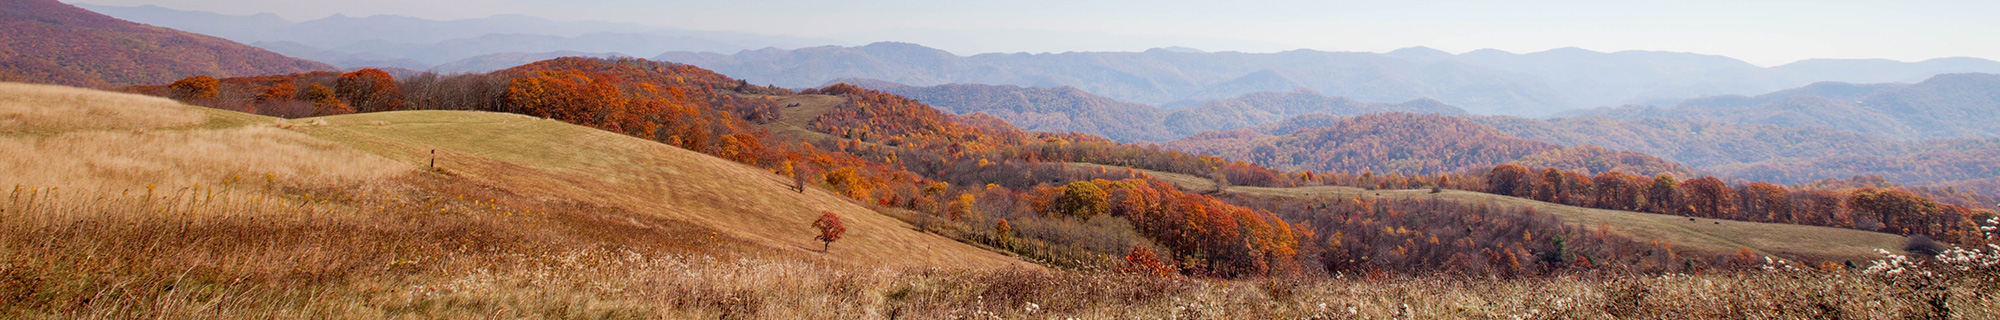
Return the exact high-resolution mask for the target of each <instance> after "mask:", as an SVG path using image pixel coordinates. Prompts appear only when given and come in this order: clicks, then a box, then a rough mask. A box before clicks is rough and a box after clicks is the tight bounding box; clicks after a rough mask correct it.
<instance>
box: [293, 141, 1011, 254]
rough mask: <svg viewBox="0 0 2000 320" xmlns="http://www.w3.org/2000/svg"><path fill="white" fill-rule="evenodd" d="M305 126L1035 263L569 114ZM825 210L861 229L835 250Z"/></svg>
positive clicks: (784, 236) (523, 179) (876, 244)
mask: <svg viewBox="0 0 2000 320" xmlns="http://www.w3.org/2000/svg"><path fill="white" fill-rule="evenodd" d="M299 121H303V122H313V121H324V122H325V123H326V124H325V125H320V126H302V127H300V128H301V131H303V132H305V133H307V134H310V135H313V136H316V137H321V138H325V139H327V140H329V141H335V142H338V143H341V144H344V145H348V146H353V147H355V148H358V149H361V150H366V151H368V152H371V153H375V154H381V155H385V156H388V157H391V158H395V159H398V160H402V161H404V162H406V163H410V164H411V165H427V164H428V162H427V161H429V160H428V159H429V158H428V156H429V153H428V152H429V150H433V149H435V150H438V154H439V156H438V159H439V160H438V162H439V163H440V167H442V168H444V169H445V170H448V171H449V172H452V173H453V174H455V175H457V176H458V177H460V178H464V179H471V180H474V181H478V182H479V183H481V184H483V185H489V186H493V187H495V188H499V189H503V190H506V191H508V192H510V193H515V194H521V195H524V196H530V197H550V198H561V199H574V200H583V201H587V202H590V203H594V204H597V205H600V206H608V207H615V208H618V209H620V210H624V211H628V212H633V213H638V214H649V215H657V216H660V217H663V218H668V219H674V220H681V221H689V222H692V223H695V224H697V225H701V226H704V227H707V228H713V229H716V230H719V232H722V233H724V234H725V235H728V236H732V237H737V238H741V239H748V240H751V241H752V242H753V243H757V244H761V245H766V246H770V247H774V248H782V249H787V250H794V251H798V252H800V253H815V254H814V256H824V257H827V258H829V259H831V260H834V261H842V262H850V263H854V264H856V265H861V266H889V267H941V268H943V267H949V268H974V269H988V268H1003V267H1009V266H1012V267H1034V266H1033V265H1031V264H1026V263H1022V262H1020V261H1019V260H1017V259H1013V258H1009V257H1005V256H1002V255H999V254H995V253H993V252H989V251H986V250H981V249H979V248H976V247H972V246H969V245H965V244H961V243H958V242H956V241H953V240H950V239H947V238H943V237H939V236H937V235H933V234H928V233H922V232H917V231H915V228H914V227H913V226H910V225H908V224H905V223H903V222H902V221H900V220H897V219H895V218H892V217H889V216H885V215H882V214H880V213H877V212H875V211H874V210H871V209H869V208H867V207H863V206H860V205H857V204H855V203H853V202H852V201H850V200H847V199H846V198H845V197H841V196H838V195H835V194H832V193H829V192H826V191H825V190H820V189H813V188H808V189H807V190H806V192H804V193H797V192H793V191H791V190H790V188H789V185H790V183H791V181H790V179H786V178H784V177H781V176H778V175H776V174H773V173H771V172H769V171H765V170H763V169H759V168H755V167H751V166H747V165H742V164H737V163H733V162H729V161H726V160H722V159H719V158H715V157H711V156H708V155H704V154H700V153H696V152H692V151H687V150H684V149H680V148H674V147H670V146H666V145H663V144H659V143H655V142H652V141H646V140H642V139H637V138H632V137H628V136H624V135H620V134H615V133H611V132H606V131H601V130H596V129H591V128H585V127H581V126H576V125H571V124H567V123H562V122H559V121H552V120H543V119H538V118H532V117H526V116H520V115H512V114H500V113H484V112H464V111H403V112H381V113H367V114H354V115H344V116H335V117H326V118H322V119H302V120H299ZM822 210H830V211H834V212H836V213H838V214H840V216H842V217H843V218H844V219H845V220H846V224H847V228H848V231H849V236H848V237H846V238H843V239H842V240H841V241H840V242H837V243H834V244H833V245H832V249H833V250H830V252H827V253H826V254H824V255H820V254H817V252H818V251H819V250H820V249H821V246H822V244H821V243H819V242H818V241H815V240H812V236H814V235H816V233H815V231H814V230H813V229H812V228H811V226H810V223H811V222H812V220H813V219H815V218H818V217H819V216H820V213H821V211H822Z"/></svg>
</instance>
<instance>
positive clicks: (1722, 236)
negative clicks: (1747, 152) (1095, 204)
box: [1069, 163, 1904, 263]
mask: <svg viewBox="0 0 2000 320" xmlns="http://www.w3.org/2000/svg"><path fill="white" fill-rule="evenodd" d="M1069 165H1070V166H1071V167H1073V168H1077V169H1081V170H1096V169H1098V168H1105V169H1107V170H1124V169H1126V168H1125V167H1115V166H1106V165H1099V164H1088V163H1071V164H1069ZM1141 171H1143V172H1145V173H1146V174H1148V175H1151V176H1153V177H1154V178H1158V179H1161V180H1164V181H1167V182H1170V183H1174V184H1176V185H1179V186H1181V187H1182V188H1187V189H1189V190H1213V189H1214V188H1215V184H1214V182H1213V181H1212V180H1209V179H1204V178H1201V177H1195V176H1189V175H1185V174H1177V173H1168V172H1159V171H1151V170H1141ZM1225 191H1226V192H1238V193H1247V194H1258V195H1278V196H1289V197H1303V198H1337V199H1357V198H1395V199H1435V200H1443V201H1452V202H1463V203H1486V204H1490V205H1496V206H1507V207H1527V208H1534V209H1535V211H1536V212H1541V213H1547V214H1549V215H1551V216H1554V217H1556V218H1557V219H1560V220H1562V221H1563V222H1565V223H1572V224H1577V225H1581V226H1585V227H1590V228H1602V227H1609V228H1610V229H1611V230H1613V232H1614V233H1616V234H1623V235H1626V236H1629V237H1631V238H1633V239H1637V240H1640V241H1662V242H1668V243H1672V244H1673V246H1674V248H1676V249H1682V250H1698V251H1705V252H1730V251H1735V250H1737V249H1738V248H1750V249H1751V250H1753V251H1755V252H1757V253H1759V254H1762V255H1767V256H1774V257H1784V258H1791V259H1797V258H1800V257H1815V258H1822V259H1837V260H1850V261H1854V262H1855V263H1861V262H1863V261H1868V260H1872V259H1876V258H1880V256H1881V255H1880V254H1877V253H1876V252H1875V250H1876V249H1884V250H1890V251H1897V252H1900V251H1901V250H1902V249H1901V248H1902V245H1903V243H1904V238H1903V237H1902V236H1897V235H1893V234H1887V233H1880V232H1868V231H1860V230H1853V229H1841V228H1829V227H1817V226H1804V225H1793V224H1777V223H1757V222H1742V221H1731V220H1716V219H1694V220H1692V221H1690V220H1689V219H1688V218H1686V217H1680V216H1672V215H1663V214H1653V213H1642V212H1631V211H1617V210H1604V209H1593V208H1583V207H1574V206H1567V205H1560V204H1554V203H1547V202H1541V201H1535V200H1530V199H1523V198H1515V197H1507V196H1500V195H1495V194H1489V193H1480V192H1469V191H1461V190H1444V191H1443V192H1440V193H1435V194H1433V193H1430V190H1428V189H1421V190H1418V189H1411V190H1365V189H1361V188H1353V187H1336V186H1311V187H1297V188H1263V187H1245V186H1231V187H1228V188H1225Z"/></svg>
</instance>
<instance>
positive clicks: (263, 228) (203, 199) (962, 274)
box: [0, 83, 1990, 318]
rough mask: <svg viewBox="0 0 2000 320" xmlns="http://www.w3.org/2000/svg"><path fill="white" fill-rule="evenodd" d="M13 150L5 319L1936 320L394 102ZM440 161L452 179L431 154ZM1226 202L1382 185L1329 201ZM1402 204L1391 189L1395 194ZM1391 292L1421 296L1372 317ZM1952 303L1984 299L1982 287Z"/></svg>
mask: <svg viewBox="0 0 2000 320" xmlns="http://www.w3.org/2000/svg"><path fill="white" fill-rule="evenodd" d="M795 98H798V99H802V100H829V99H831V100H838V99H840V98H839V97H837V96H829V95H800V96H799V97H795ZM802 102H812V103H802V105H804V104H810V105H812V106H811V107H807V106H801V107H798V108H829V107H830V109H836V110H827V111H829V112H828V114H835V113H837V112H839V111H838V110H837V109H838V108H839V106H838V105H839V104H840V102H838V101H802ZM821 102H834V103H830V104H829V103H821ZM926 110H928V109H926ZM0 148H4V149H5V150H10V151H28V152H7V153H0V168H5V169H7V171H8V172H10V174H8V175H0V184H15V187H14V188H13V190H12V191H11V193H10V197H8V198H7V199H6V200H5V201H4V202H0V218H4V219H0V231H4V232H0V252H4V253H5V255H0V276H4V278H0V279H4V280H5V282H0V295H5V296H4V297H5V298H6V299H0V311H4V312H5V313H7V314H9V315H18V316H23V317H65V318H76V317H89V316H102V317H160V318H269V317H274V316H275V317H283V316H298V317H315V318H345V317H416V318H492V317H524V318H735V317H750V318H875V317H885V316H896V317H900V316H909V317H917V318H946V317H951V316H958V315H963V314H965V313H966V310H977V311H983V312H986V313H984V314H992V315H995V316H1002V317H1036V316H1048V315H1057V316H1064V315H1079V316H1084V317H1092V316H1102V317H1107V318H1126V317H1133V318H1163V317H1174V316H1181V315H1186V314H1187V313H1188V311H1187V310H1190V305H1189V304H1188V303H1187V301H1212V302H1214V303H1216V304H1217V305H1214V306H1208V305H1204V306H1200V308H1203V310H1204V312H1208V313H1209V314H1228V315H1248V316H1251V317H1258V318H1284V317H1286V316H1291V315H1300V314H1328V313H1329V312H1327V311H1325V310H1322V309H1326V308H1323V307H1315V305H1318V304H1321V303H1332V304H1339V305H1354V306H1359V307H1355V308H1349V309H1347V310H1348V311H1344V314H1346V315H1357V314H1358V315H1366V316H1379V317H1390V316H1393V315H1397V314H1404V315H1407V314H1410V313H1412V311H1411V310H1420V311H1415V312H1417V313H1418V314H1424V315H1430V314H1440V315H1442V317H1464V318H1490V317H1497V316H1502V315H1512V314H1521V313H1524V312H1527V311H1521V310H1536V312H1542V311H1541V310H1556V311H1558V312H1565V313H1576V314H1591V315H1595V314H1604V313H1605V311H1603V310H1601V309H1602V308H1599V307H1596V305H1597V304H1599V303H1605V304H1610V303H1616V302H1615V300H1616V299H1614V298H1589V297H1595V295H1597V294H1602V293H1603V292H1619V291H1616V290H1627V289H1629V288H1633V287H1635V286H1637V287H1640V288H1648V290H1654V292H1656V293H1653V296H1652V297H1653V298H1649V299H1690V300H1687V301H1691V302H1690V303H1684V304H1675V305H1673V307H1672V309H1664V308H1662V309H1648V310H1647V311H1645V312H1648V314H1677V313H1687V312H1722V311H1717V310H1740V309H1742V308H1744V306H1743V305H1742V304H1741V303H1728V304H1718V303H1715V302H1712V301H1714V300H1716V299H1714V298H1715V297H1718V296H1720V297H1722V298H1723V299H1725V300H1727V301H1763V300H1759V299H1757V298H1755V297H1758V296H1761V295H1762V294H1763V291H1756V289H1759V288H1770V287H1782V288H1795V289H1789V290H1792V291H1785V293H1786V294H1797V295H1802V296H1803V295H1807V294H1825V293H1827V292H1829V291H1825V290H1819V288H1822V287H1826V286H1829V285H1823V284H1821V283H1820V282H1810V281H1824V282H1833V281H1839V283H1840V284H1839V285H1840V286H1839V287H1835V288H1838V289H1842V290H1837V291H1831V292H1832V293H1833V294H1840V295H1841V296H1837V297H1836V298H1835V299H1830V300H1831V301H1833V302H1831V303H1833V304H1834V306H1833V307H1834V308H1840V309H1839V310H1858V311H1854V312H1856V313H1857V314H1862V315H1868V316H1887V315H1902V314H1909V313H1911V312H1916V311H1913V310H1920V309H1919V308H1918V307H1915V306H1918V305H1920V302H1919V301H1916V300H1912V299H1900V300H1887V302H1889V303H1890V304H1889V305H1888V307H1886V308H1885V307H1884V306H1882V305H1879V304H1862V303H1850V302H1846V301H1847V300H1848V299H1846V298H1849V297H1851V298H1853V299H1857V300H1865V298H1866V297H1875V298H1873V299H1878V300H1867V301H1870V302H1876V301H1881V300H1879V299H1883V298H1880V297H1878V296H1876V295H1875V294H1873V293H1872V292H1882V291H1886V290H1893V289H1894V288H1897V287H1896V286H1893V285H1890V284H1884V283H1879V282H1877V281H1876V280H1873V278H1869V277H1855V276H1845V275H1841V274H1840V273H1831V272H1829V273H1826V274H1824V276H1826V277H1833V278H1832V279H1828V280H1800V278H1799V274H1791V273H1787V274H1779V275H1767V274H1764V273H1758V272H1747V273H1741V274H1737V273H1725V274H1719V275H1711V274H1706V273H1704V274H1701V275H1680V274H1671V275H1662V276H1643V277H1631V278H1619V280H1620V281H1631V282H1623V284H1607V283H1606V282H1607V281H1603V280H1600V279H1598V278H1576V277H1547V278H1535V279H1531V280H1513V279H1480V278H1468V279H1467V280H1464V281H1467V282H1466V283H1463V284H1449V285H1445V286H1439V285H1438V282H1437V281H1435V280H1398V278H1395V277H1389V278H1384V279H1365V280H1363V279H1356V278H1359V277H1341V278H1330V277H1323V278H1316V280H1311V281H1309V282H1302V283H1300V284H1294V285H1283V284H1275V282H1272V281H1268V280H1231V279H1214V278H1182V277H1174V278H1161V277H1154V276H1148V275H1137V274H1116V273H1108V272H1044V271H1038V270H1039V269H1040V268H1038V267H1034V266H1031V265H1026V264H1025V263H1024V262H1020V261H1019V260H1015V259H1012V258H1009V257H1005V256H1002V255H999V254H995V253H992V252H989V251H984V250H982V249H980V248H975V247H971V246H967V245H963V244H959V243H957V242H952V241H949V240H941V239H942V238H940V237H937V236H934V235H929V234H926V233H922V232H919V231H916V230H910V228H911V227H910V226H908V225H904V224H901V223H900V222H899V221H896V220H895V219H893V218H889V217H887V216H883V215H880V214H877V213H875V212H874V211H873V210H869V209H863V208H861V207H860V206H858V205H856V204H854V203H853V202H851V200H847V199H845V197H843V196H839V195H834V194H831V193H828V192H825V191H822V190H819V189H817V188H813V189H810V190H807V191H806V192H803V193H801V192H794V191H792V190H789V189H787V188H786V187H785V180H786V179H782V178H780V177H778V176H776V175H773V174H771V173H769V172H768V171H765V170H764V169H759V168H755V167H750V166H745V165H742V164H738V163H735V162H732V161H728V160H723V159H718V158H714V157H709V156H706V155H702V154H699V153H695V152H692V151H686V150H682V149H679V148H674V147H670V146H665V145H661V144H658V143H655V142H651V141H646V140H643V139H637V138H631V137H627V136H623V135H620V134H616V133H611V132H605V131H600V130H597V129H592V128H586V127H581V126H576V125H571V124H565V123H561V122H558V121H553V120H548V119H542V118H537V117H527V116H521V115H512V114H497V113H486V112H469V111H394V112H379V113H367V114H353V115H339V116H328V117H315V118H301V119H289V120H287V119H276V118H269V117H262V116H256V115H250V114H243V113H237V112H230V111H223V110H217V109H207V108H199V107H191V106H186V105H180V104H177V103H174V102H172V101H169V100H165V99H159V98H152V97H144V96H136V95H128V94H117V93H108V92H101V91H92V90H84V89H77V88H68V87H54V86H44V85H25V84H13V83H0ZM432 152H435V156H434V157H435V159H436V162H435V163H436V164H437V165H436V168H430V167H429V166H428V164H429V163H431V162H430V160H431V159H432V158H433V153H432ZM1056 165H1057V166H1061V165H1060V164H1056ZM1158 176H1159V177H1161V178H1164V179H1169V180H1175V181H1180V180H1188V181H1201V180H1204V179H1199V178H1194V177H1187V176H1174V175H1168V174H1159V175H1158ZM156 184H157V185H156ZM988 188H992V187H988ZM1229 190H1230V192H1231V193H1272V194H1291V193H1301V194H1306V195H1309V196H1315V197H1317V196H1341V197H1345V196H1353V197H1368V196H1367V195H1365V194H1364V193H1362V192H1358V191H1357V190H1345V189H1337V188H1336V189H1318V187H1316V188H1313V189H1298V190H1293V189H1274V190H1269V191H1266V190H1262V189H1256V188H1231V189H1229ZM1003 191H1004V190H1003ZM1383 192H1384V195H1382V196H1377V197H1384V198H1388V197H1395V196H1398V195H1402V194H1401V193H1397V192H1398V191H1383ZM1414 197H1423V196H1414ZM1414 197H1413V198H1414ZM1442 197H1445V198H1450V199H1454V200H1449V201H1462V200H1455V199H1458V198H1459V197H1479V195H1465V194H1459V193H1455V192H1453V193H1447V194H1445V195H1443V196H1442ZM1484 200H1492V201H1496V202H1495V203H1497V204H1499V206H1502V207H1514V206H1521V207H1535V208H1537V210H1541V211H1543V212H1548V214H1546V215H1544V216H1556V217H1560V218H1562V219H1571V220H1574V221H1578V222H1582V223H1596V226H1595V227H1591V228H1592V231H1593V232H1597V233H1602V234H1610V235H1617V236H1626V235H1632V236H1643V237H1660V238H1663V239H1669V240H1668V241H1682V242H1685V243H1686V244H1681V243H1682V242H1676V243H1675V244H1674V245H1675V246H1679V247H1681V248H1684V249H1682V251H1681V252H1683V254H1684V256H1686V257H1698V256H1700V255H1698V254H1699V253H1701V252H1704V251H1711V249H1712V248H1713V247H1720V248H1721V249H1724V250H1727V249H1730V248H1729V247H1730V246H1738V245H1741V246H1745V247H1747V248H1754V250H1757V251H1756V252H1757V253H1760V254H1771V255H1774V256H1776V257H1793V256H1796V255H1811V254H1820V253H1825V254H1827V256H1828V257H1840V254H1843V253H1846V252H1853V251H1859V250H1861V249H1863V248H1867V247H1871V246H1878V245H1880V243H1879V242H1890V243H1891V244H1893V243H1894V242H1896V241H1895V239H1894V238H1896V237H1895V236H1886V235H1880V234H1871V233H1858V232H1849V231H1842V230H1818V229H1812V228H1798V227H1792V228H1787V227H1786V226H1768V225H1762V224H1748V223H1735V222H1727V221H1720V222H1710V221H1700V222H1710V223H1709V224H1702V223H1690V224H1691V225H1688V226H1676V225H1675V224H1677V223H1679V221H1665V220H1662V219H1651V220H1648V219H1643V217H1638V218H1635V217H1632V216H1627V215H1623V213H1618V212H1589V211H1583V210H1572V209H1567V208H1561V207H1547V206H1545V205H1544V204H1537V203H1519V202H1518V201H1509V200H1508V199H1484ZM815 210H832V211H836V212H840V213H841V214H842V215H843V216H845V217H846V218H847V219H848V221H849V224H848V226H849V228H850V231H849V232H850V233H849V238H846V239H844V240H841V241H840V242H836V243H834V244H833V246H832V250H830V252H819V250H817V246H816V245H815V244H813V243H811V242H813V241H811V240H809V236H810V233H803V234H801V233H795V232H796V231H801V230H803V229H804V228H805V227H804V226H803V223H802V221H795V220H798V219H801V218H809V217H811V216H813V215H815V213H814V212H815ZM1592 219H1598V220H1592ZM1096 221H1107V219H1097V220H1096ZM1628 226H1629V227H1628ZM1454 228H1456V227H1455V226H1454ZM1538 234H1540V233H1538ZM1508 236H1509V237H1511V238H1521V237H1523V236H1522V235H1519V234H1508ZM1544 237H1546V236H1544ZM1780 238H1790V239H1789V240H1795V241H1797V240H1798V239H1805V240H1812V241H1825V243H1810V242H1808V243H1799V242H1791V243H1790V244H1786V243H1773V241H1778V242H1783V240H1786V239H1780ZM1585 239H1586V238H1585V237H1577V238H1573V240H1572V241H1574V242H1571V243H1573V244H1574V243H1587V241H1585ZM1773 239H1779V240H1773ZM1806 244H1812V246H1810V247H1802V246H1804V245H1806ZM1556 248H1562V247H1561V246H1560V245H1558V246H1557V247H1556ZM1673 255H1674V254H1673V253H1671V250H1670V253H1668V254H1666V256H1669V257H1672V256H1673ZM1606 261H1610V260H1606ZM1531 263H1532V262H1531ZM1017 266H1018V267H1021V268H1014V267H1017ZM1022 268H1025V269H1022ZM968 269H969V270H968ZM1813 275H1815V276H1821V275H1822V274H1818V273H1814V274H1813ZM1621 277H1622V276H1621ZM1627 279H1629V280H1627ZM1632 283H1637V284H1636V285H1635V284H1632ZM1281 286H1282V287H1281ZM1274 288H1275V289H1274ZM1287 288H1290V289H1287ZM1287 290H1296V291H1295V292H1302V293H1306V294H1295V293H1290V292H1294V291H1287ZM1552 290H1554V291H1552ZM1717 291H1720V293H1718V292H1717ZM1327 292H1338V293H1333V294H1328V293H1327ZM1552 292H1553V293H1556V294H1563V295H1574V296H1577V297H1586V298H1583V299H1595V300H1578V301H1579V302H1580V303H1587V304H1588V306H1589V307H1583V308H1575V309H1545V308H1547V307H1546V306H1545V305H1542V304H1536V303H1539V302H1536V301H1540V300H1536V299H1538V298H1533V297H1538V296H1542V295H1546V294H1550V293H1552ZM1744 292H1748V293H1744ZM1413 293H1414V294H1413ZM1318 295H1326V296H1318ZM1863 295H1868V296H1863ZM1381 297H1400V298H1393V299H1397V300H1392V301H1396V302H1397V303H1399V304H1404V305H1410V306H1413V307H1400V308H1398V307H1377V306H1375V305H1376V304H1379V303H1380V302H1381V301H1383V300H1382V299H1383V298H1381ZM1691 297H1706V298H1707V299H1694V298H1691ZM1948 297H1949V298H1950V299H1952V300H1951V301H1953V302H1954V303H1957V301H1973V302H1975V303H1976V302H1978V301H1985V300H1981V299H1990V297H1987V296H1981V295H1979V294H1978V293H1976V292H1974V293H1962V294H1956V293H1955V294H1953V295H1950V296H1948ZM1598 300H1604V301H1598ZM1675 301H1678V300H1675ZM1783 302H1787V301H1778V302H1773V303H1774V304H1776V303H1783ZM1371 303H1372V304H1371ZM1464 306H1481V307H1476V308H1467V307H1464ZM1774 307H1776V306H1775V305H1774ZM1454 308H1456V309H1454ZM987 310H990V311H987ZM1431 310H1448V311H1431ZM1955 310H1961V311H1959V312H1969V313H1972V314H1978V313H1980V312H1984V310H1985V309H1980V308H1979V307H1971V308H1958V309H1955ZM1963 310H1970V311H1963ZM1784 314H1787V315H1802V314H1809V313H1807V312H1801V311H1793V312H1790V313H1784Z"/></svg>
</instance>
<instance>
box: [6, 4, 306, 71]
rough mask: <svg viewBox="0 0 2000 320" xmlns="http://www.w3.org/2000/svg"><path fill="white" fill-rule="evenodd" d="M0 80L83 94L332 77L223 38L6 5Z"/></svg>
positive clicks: (49, 7)
mask: <svg viewBox="0 0 2000 320" xmlns="http://www.w3.org/2000/svg"><path fill="white" fill-rule="evenodd" d="M0 5H4V6H5V7H6V8H7V10H5V11H0V35H4V36H0V57H5V58H0V80H6V81H26V82H39V83H53V84H63V85H72V86H84V87H99V88H109V87H122V86H128V85H137V84H155V83H166V82H171V81H174V80H178V79H181V78H184V77H190V76H201V75H206V76H217V77H233V76H255V75H267V74H281V73H296V72H306V71H314V70H333V69H334V67H333V66H330V65H326V64H323V63H318V62H312V61H306V60H300V59H295V58H291V57H286V56H284V55H280V54H277V53H273V52H270V51H265V50H264V49H258V48H255V47H251V46H247V45H243V44H240V43H235V42H230V41H229V40H223V39H221V38H216V37H211V36H205V35H199V34H193V33H187V32H182V31H178V30H174V29H168V28H161V27H155V26H149V25H143V24H138V23H133V22H130V21H125V20H119V19H116V18H112V17H109V16H105V15H102V14H97V13H95V12H90V11H88V10H83V9H81V8H77V7H75V6H71V5H69V4H64V3H61V2H57V1H56V0H5V1H0Z"/></svg>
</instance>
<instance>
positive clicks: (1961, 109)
mask: <svg viewBox="0 0 2000 320" xmlns="http://www.w3.org/2000/svg"><path fill="white" fill-rule="evenodd" d="M1995 109H2000V75H1995V74H1984V73H1967V74H1943V75H1937V76H1934V77H1931V78H1929V79H1926V80H1924V81H1923V82H1918V83H1915V84H1901V83H1882V84H1851V83H1839V82H1822V83H1815V84H1812V85H1808V86H1805V87H1800V88H1795V89H1788V90H1782V91H1777V92H1772V93H1768V94H1763V95H1758V96H1754V97H1746V96H1715V97H1704V98H1698V99H1690V100H1687V101H1684V102H1682V103H1680V104H1679V105H1678V106H1675V107H1671V108H1658V107H1651V106H1626V107H1618V108H1600V109H1591V110H1585V111H1576V112H1569V113H1565V116H1576V117H1590V116H1597V117H1606V118H1611V119H1621V120H1634V119H1644V118H1668V119H1682V120H1694V121H1707V122H1719V123H1746V124H1769V125H1778V126H1786V127H1805V126H1822V127H1828V128H1834V129H1839V130H1846V131H1853V132H1858V133H1864V134H1868V135H1873V136H1878V137H1883V138H1889V139H1897V140H1920V139H1935V138H1995V137H2000V130H1996V129H1994V128H1993V126H1991V125H1988V124H1991V123H1994V122H1996V121H2000V116H1996V115H1995V113H1993V112H1992V110H1995Z"/></svg>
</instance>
